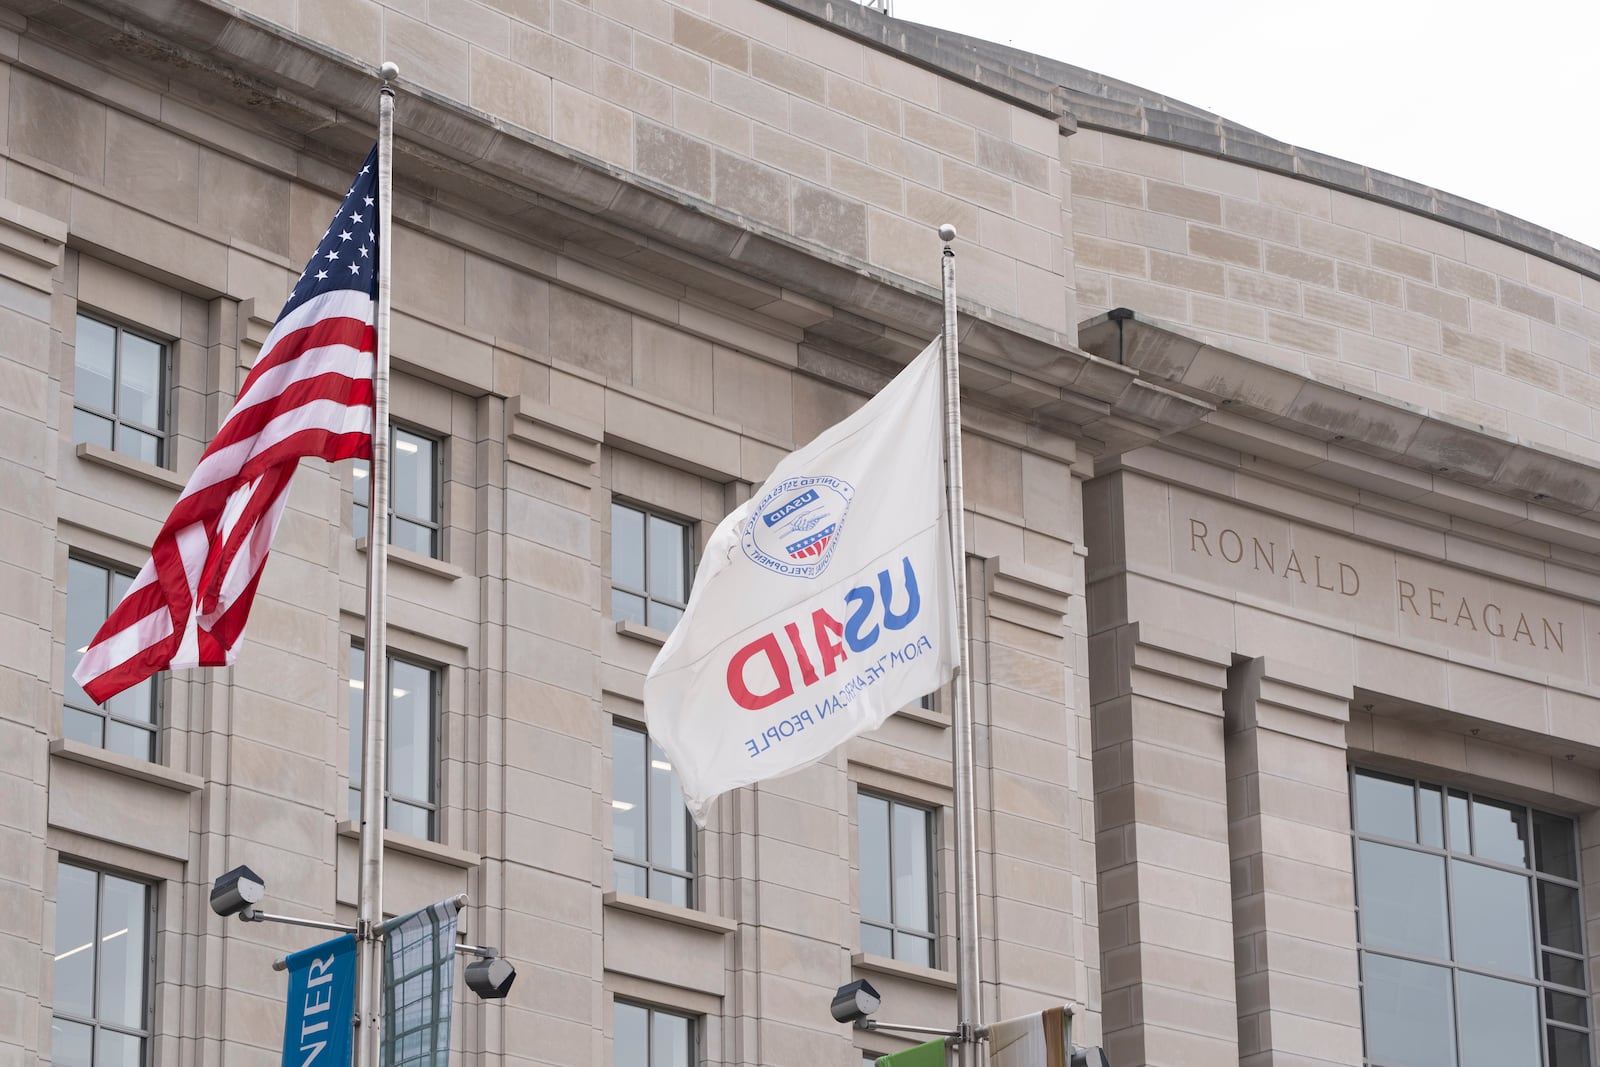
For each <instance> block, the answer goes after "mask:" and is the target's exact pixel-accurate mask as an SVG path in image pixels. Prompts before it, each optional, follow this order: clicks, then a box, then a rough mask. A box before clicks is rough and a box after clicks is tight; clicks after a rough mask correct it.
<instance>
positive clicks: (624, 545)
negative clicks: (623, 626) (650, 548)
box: [611, 504, 644, 622]
mask: <svg viewBox="0 0 1600 1067" xmlns="http://www.w3.org/2000/svg"><path fill="white" fill-rule="evenodd" d="M611 583H612V584H613V585H622V586H627V587H628V588H629V589H634V590H637V591H639V592H643V591H644V513H643V512H641V511H635V510H634V509H633V508H629V507H624V506H623V505H621V504H613V505H611ZM640 621H641V622H643V621H644V620H643V619H641V620H640Z"/></svg>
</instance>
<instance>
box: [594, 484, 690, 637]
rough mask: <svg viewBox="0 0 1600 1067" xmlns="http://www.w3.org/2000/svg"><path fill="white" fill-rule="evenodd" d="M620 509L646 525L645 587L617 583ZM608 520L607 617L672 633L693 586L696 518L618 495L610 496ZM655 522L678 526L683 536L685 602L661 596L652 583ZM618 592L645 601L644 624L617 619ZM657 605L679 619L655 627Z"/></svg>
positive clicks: (644, 548)
mask: <svg viewBox="0 0 1600 1067" xmlns="http://www.w3.org/2000/svg"><path fill="white" fill-rule="evenodd" d="M618 509H622V510H625V511H631V512H636V513H638V515H639V516H640V519H641V523H642V526H643V532H642V534H641V542H642V550H643V557H644V558H643V559H642V560H641V561H640V562H641V565H642V566H641V569H642V571H643V572H644V582H643V584H642V585H640V586H637V587H635V586H628V585H619V584H618V580H617V574H616V552H617V538H616V522H617V511H618ZM607 519H608V521H607V526H606V529H607V533H608V534H609V536H608V538H607V544H608V546H609V548H610V551H608V552H607V553H606V576H607V579H608V581H607V587H608V588H609V589H610V590H611V599H610V601H609V602H608V603H607V605H606V610H607V611H608V612H609V615H608V617H609V618H610V619H611V620H612V621H613V622H619V623H632V624H634V625H638V626H644V627H645V628H647V629H650V630H659V631H661V632H662V633H667V632H670V631H671V630H672V627H673V626H676V625H677V624H678V621H679V620H680V619H681V618H682V617H683V613H684V611H685V609H687V607H688V605H689V589H690V587H691V586H692V585H693V584H694V571H695V563H696V559H695V556H696V554H697V553H696V552H695V548H696V545H697V544H698V542H699V536H698V535H699V523H698V522H696V521H695V520H694V519H689V518H685V517H683V516H681V515H677V514H674V513H672V512H670V511H664V510H662V509H661V508H657V507H652V506H651V505H649V504H643V503H640V502H638V501H636V500H633V499H630V498H626V497H620V496H615V495H613V496H612V497H611V507H610V510H609V512H608V514H607ZM652 522H659V523H666V524H670V525H672V526H674V527H677V529H678V532H679V534H680V536H681V539H682V542H683V550H684V559H683V573H682V575H681V578H682V580H683V592H684V596H683V599H682V600H675V599H672V598H669V597H667V596H664V595H661V590H660V587H659V585H658V584H657V583H656V582H654V581H653V580H652V576H651V567H650V534H649V529H650V524H651V523H652ZM617 593H622V594H624V595H625V596H631V597H637V598H638V599H640V600H642V601H644V616H645V617H644V621H642V622H641V621H638V620H633V619H621V618H618V615H617V611H616V594H617ZM657 605H659V606H661V607H663V608H666V609H668V610H670V611H672V612H675V613H676V617H674V618H673V620H672V625H671V626H656V625H654V624H653V623H652V622H651V616H652V611H651V608H652V607H655V606H657Z"/></svg>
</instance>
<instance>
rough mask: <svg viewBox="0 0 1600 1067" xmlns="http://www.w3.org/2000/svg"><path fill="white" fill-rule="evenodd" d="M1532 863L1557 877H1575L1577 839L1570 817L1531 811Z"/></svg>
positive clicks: (1576, 874) (1574, 879) (1576, 873)
mask: <svg viewBox="0 0 1600 1067" xmlns="http://www.w3.org/2000/svg"><path fill="white" fill-rule="evenodd" d="M1533 853H1534V865H1535V866H1536V867H1537V868H1538V869H1539V870H1541V871H1543V872H1544V873H1545V874H1553V875H1555V876H1556V877H1557V878H1571V879H1572V880H1573V881H1576V880H1577V878H1578V853H1577V839H1576V835H1575V834H1573V832H1572V820H1571V819H1563V818H1562V817H1561V816H1559V815H1551V814H1549V813H1547V812H1543V811H1536V812H1534V813H1533Z"/></svg>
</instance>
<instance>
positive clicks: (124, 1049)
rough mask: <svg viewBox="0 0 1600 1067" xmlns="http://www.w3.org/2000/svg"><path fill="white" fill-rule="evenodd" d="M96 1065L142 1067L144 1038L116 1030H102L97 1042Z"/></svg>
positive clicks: (98, 1066)
mask: <svg viewBox="0 0 1600 1067" xmlns="http://www.w3.org/2000/svg"><path fill="white" fill-rule="evenodd" d="M95 1046H96V1047H95V1057H94V1067H142V1064H143V1062H144V1060H143V1055H142V1054H143V1050H144V1040H143V1039H142V1038H138V1037H135V1036H133V1035H132V1034H119V1033H117V1032H116V1031H115V1030H101V1031H100V1036H99V1038H98V1039H97V1041H96V1043H95Z"/></svg>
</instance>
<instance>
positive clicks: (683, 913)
mask: <svg viewBox="0 0 1600 1067" xmlns="http://www.w3.org/2000/svg"><path fill="white" fill-rule="evenodd" d="M600 899H601V901H602V902H603V903H604V904H605V906H606V907H608V908H615V909H617V910H618V911H631V912H633V913H634V914H635V915H648V916H650V917H651V918H655V919H662V920H665V921H666V922H669V923H677V924H678V925H679V926H691V927H693V928H695V929H696V930H708V931H710V932H711V933H714V934H731V933H733V932H734V931H735V930H737V929H739V924H738V923H736V922H734V921H733V920H732V919H724V918H723V917H722V916H720V915H711V914H709V913H707V912H703V911H696V910H694V909H693V908H680V907H678V905H676V904H663V903H662V902H661V901H659V900H651V899H649V898H648V897H636V896H634V895H633V894H632V893H618V892H616V891H615V890H613V891H612V892H609V893H607V894H605V896H603V897H601V898H600Z"/></svg>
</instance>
